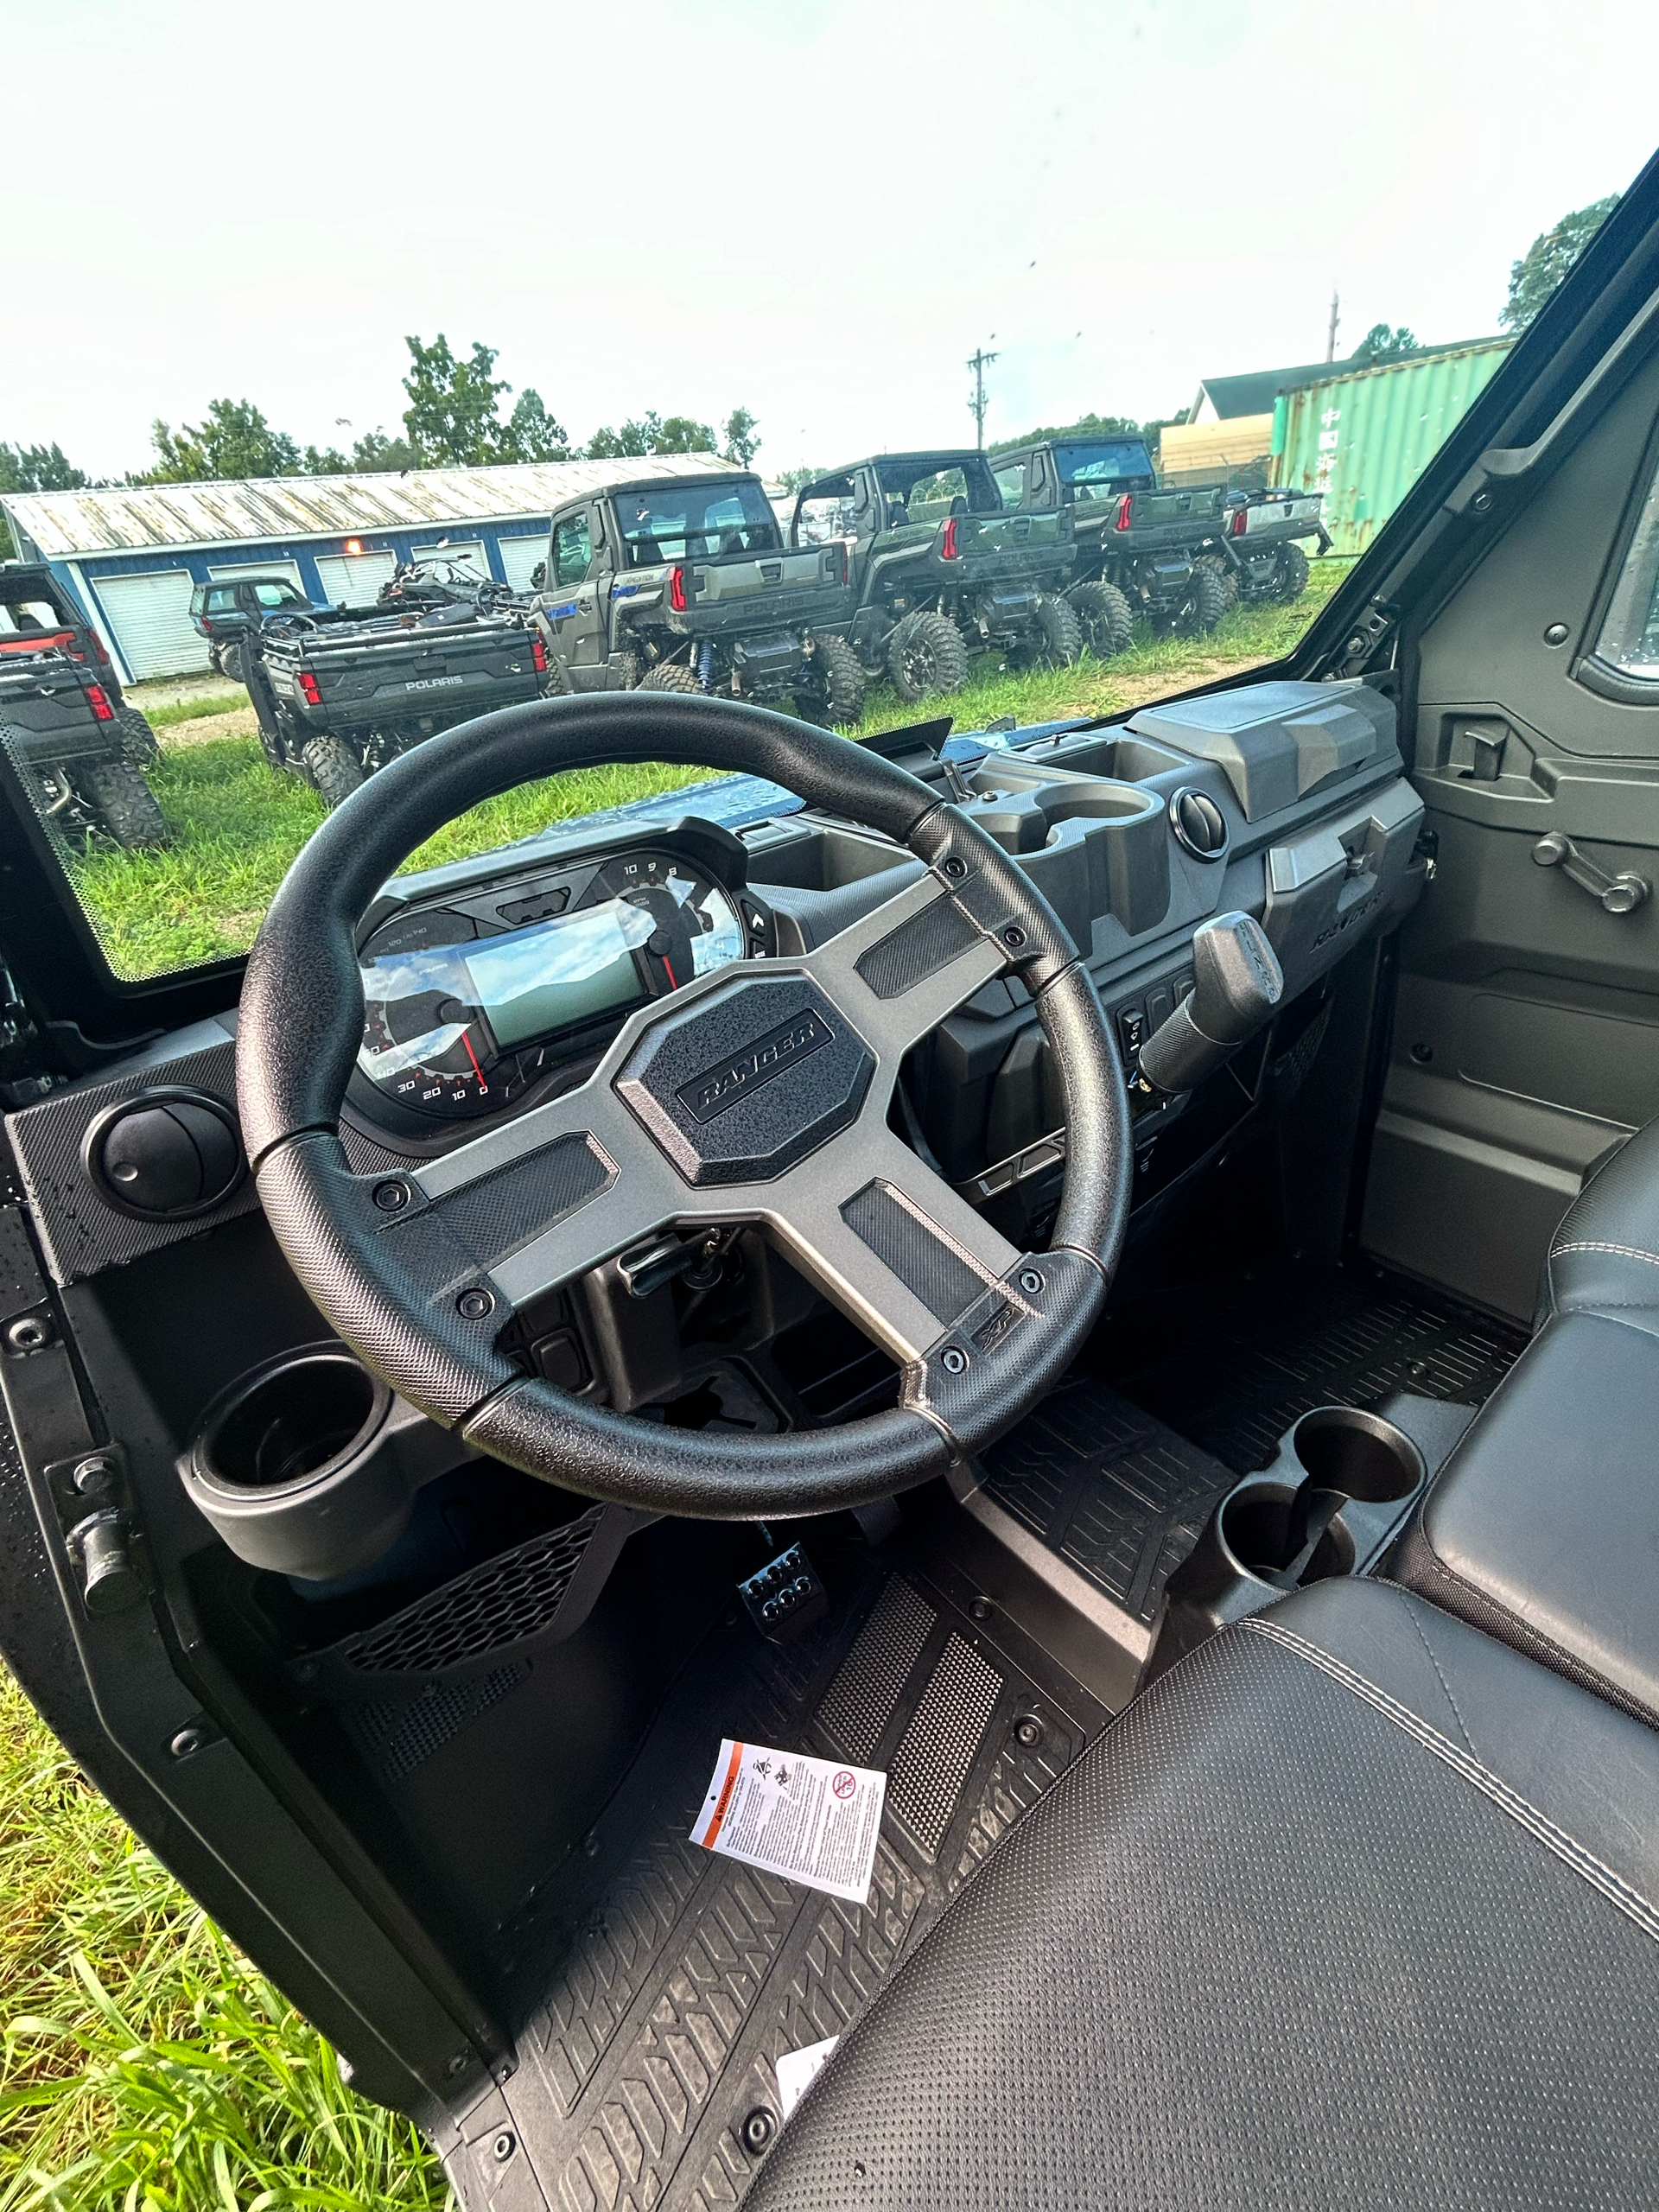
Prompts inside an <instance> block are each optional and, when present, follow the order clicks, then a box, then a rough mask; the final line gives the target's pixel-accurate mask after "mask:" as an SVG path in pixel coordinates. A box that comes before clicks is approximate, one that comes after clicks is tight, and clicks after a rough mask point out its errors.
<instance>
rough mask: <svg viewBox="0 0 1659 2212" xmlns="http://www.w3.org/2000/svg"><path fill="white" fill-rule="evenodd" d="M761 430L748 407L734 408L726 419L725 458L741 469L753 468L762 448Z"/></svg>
mask: <svg viewBox="0 0 1659 2212" xmlns="http://www.w3.org/2000/svg"><path fill="white" fill-rule="evenodd" d="M759 432H760V424H759V423H757V422H756V421H755V419H754V417H753V415H751V414H750V412H749V410H748V409H747V407H734V408H733V410H732V411H731V413H730V414H729V415H728V416H727V417H726V445H725V458H726V459H727V460H728V461H735V462H736V463H737V465H738V467H740V468H750V467H753V464H754V456H755V454H757V453H758V452H759V451H760V435H759Z"/></svg>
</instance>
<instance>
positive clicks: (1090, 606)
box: [1069, 583, 1135, 660]
mask: <svg viewBox="0 0 1659 2212" xmlns="http://www.w3.org/2000/svg"><path fill="white" fill-rule="evenodd" d="M1069 596H1070V599H1071V611H1072V613H1074V614H1075V615H1076V616H1077V620H1078V622H1079V623H1080V624H1081V626H1082V628H1083V641H1084V645H1087V646H1088V648H1089V650H1090V652H1091V653H1093V655H1094V657H1095V658H1096V660H1110V659H1111V658H1112V656H1113V655H1114V654H1115V653H1121V652H1127V651H1128V647H1129V645H1130V642H1131V641H1132V639H1134V636H1135V617H1134V615H1133V614H1132V613H1130V611H1129V602H1128V600H1127V599H1125V598H1124V596H1123V594H1122V592H1121V591H1120V590H1119V589H1118V588H1117V586H1116V584H1109V583H1092V584H1077V585H1074V586H1073V588H1072V589H1071V594H1069Z"/></svg>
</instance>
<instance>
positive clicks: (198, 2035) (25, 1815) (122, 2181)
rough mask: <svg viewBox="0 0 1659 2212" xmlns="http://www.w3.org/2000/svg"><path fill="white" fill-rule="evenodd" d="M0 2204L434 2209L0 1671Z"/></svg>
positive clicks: (416, 2150) (251, 1975)
mask: <svg viewBox="0 0 1659 2212" xmlns="http://www.w3.org/2000/svg"><path fill="white" fill-rule="evenodd" d="M0 1897H4V1898H5V1900H6V1918H5V1922H4V1925H3V1933H0V1946H3V1951H0V1955H3V1969H0V1992H3V1996H0V2026H3V2037H0V2212H36V2208H41V2212H43V2209H44V2208H47V2207H50V2208H52V2212H278V2208H281V2212H290V2208H291V2212H394V2208H395V2212H440V2208H442V2207H443V2206H445V2205H446V2204H448V2202H449V2201H450V2200H449V2197H448V2189H447V2186H446V2184H445V2182H444V2178H443V2175H442V2169H441V2168H440V2166H439V2165H438V2163H437V2161H436V2160H435V2158H433V2157H432V2156H431V2154H430V2152H429V2151H428V2150H427V2148H426V2146H425V2145H424V2144H423V2142H422V2141H421V2139H420V2137H419V2136H418V2134H417V2133H416V2130H415V2129H414V2127H413V2126H411V2125H410V2123H409V2122H408V2121H407V2120H400V2119H398V2118H397V2117H396V2116H395V2115H393V2114H391V2113H386V2112H383V2111H381V2110H380V2109H379V2107H377V2106H373V2105H370V2104H368V2103H366V2102H365V2101H364V2100H363V2099H362V2098H360V2097H357V2096H354V2095H353V2094H352V2092H351V2091H350V2090H349V2089H347V2088H346V2087H345V2086H344V2084H343V2083H342V2082H341V2081H340V2075H339V2071H338V2069H337V2067H336V2065H335V2063H334V2054H333V2052H332V2051H331V2050H329V2048H328V2046H327V2044H325V2043H324V2041H323V2040H322V2038H321V2036H319V2035H318V2034H317V2033H316V2032H315V2030H314V2029H312V2028H311V2027H309V2026H308V2024H307V2023H306V2022H305V2021H304V2020H302V2018H300V2017H299V2015H298V2014H297V2013H296V2012H295V2011H294V2010H293V2008H292V2006H290V2005H288V2004H287V2003H286V2002H285V2001H284V2000H283V1998H282V1997H281V1996H279V1995H278V1993H277V1991H276V1990H275V1989H273V1988H272V1987H271V1986H270V1983H269V1982H268V1981H267V1980H265V1979H264V1976H263V1975H262V1974H258V1973H257V1972H256V1971H255V1969H254V1968H253V1967H251V1966H250V1965H249V1964H248V1962H247V1961H246V1960H245V1959H244V1958H243V1957H242V1956H241V1955H239V1953H238V1952H237V1951H236V1949H235V1948H233V1946H232V1944H231V1943H230V1942H227V1941H226V1937H225V1936H223V1935H221V1934H220V1933H219V1930H218V1929H216V1928H215V1927H214V1926H213V1923H212V1922H211V1921H210V1920H208V1918H207V1916H206V1915H205V1914H204V1913H203V1912H202V1911H201V1910H200V1908H199V1907H198V1906H196V1905H195V1904H193V1903H192V1902H191V1900H190V1898H189V1897H187V1896H186V1894H185V1892H184V1891H182V1890H181V1888H180V1887H179V1886H178V1885H177V1883H175V1881H174V1880H173V1879H172V1878H171V1876H170V1875H168V1873H167V1872H165V1871H164V1869H163V1868H162V1866H160V1865H159V1864H158V1862H157V1861H156V1859H154V1858H153V1857H152V1856H151V1854H150V1853H149V1852H148V1851H147V1850H146V1849H145V1848H144V1847H143V1845H142V1844H140V1843H139V1842H138V1841H137V1840H136V1838H135V1837H134V1836H133V1835H132V1834H131V1833H130V1830H129V1829H128V1828H127V1827H126V1826H125V1825H124V1822H123V1821H121V1819H120V1818H119V1816H118V1815H117V1814H116V1813H114V1812H113V1811H111V1808H110V1807H109V1806H108V1805H107V1804H106V1803H105V1801H104V1799H103V1798H102V1797H100V1796H99V1795H98V1793H97V1792H96V1791H95V1790H94V1789H92V1788H91V1787H90V1785H89V1784H88V1783H86V1782H84V1781H83V1780H82V1779H81V1777H80V1776H79V1774H78V1772H77V1771H76V1769H75V1766H74V1764H73V1760H71V1759H70V1758H69V1757H68V1755H67V1752H65V1751H63V1750H62V1749H61V1748H60V1745H58V1744H57V1743H56V1742H55V1741H54V1738H52V1737H51V1735H50V1734H48V1731H47V1730H46V1728H45V1727H44V1726H42V1725H41V1721H40V1720H39V1719H38V1718H37V1717H36V1715H35V1713H34V1711H33V1709H32V1707H30V1706H29V1702H28V1700H26V1699H25V1698H24V1696H23V1694H22V1692H21V1690H19V1689H18V1688H17V1687H16V1683H15V1682H13V1681H12V1680H11V1678H10V1675H7V1674H5V1672H4V1671H3V1669H0Z"/></svg>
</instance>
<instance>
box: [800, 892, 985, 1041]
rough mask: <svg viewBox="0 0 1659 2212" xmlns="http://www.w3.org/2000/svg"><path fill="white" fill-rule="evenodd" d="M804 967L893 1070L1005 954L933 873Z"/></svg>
mask: <svg viewBox="0 0 1659 2212" xmlns="http://www.w3.org/2000/svg"><path fill="white" fill-rule="evenodd" d="M801 964H802V965H803V966H804V968H805V969H806V971H807V973H808V974H809V975H810V976H812V977H813V978H814V980H815V981H816V982H817V983H818V984H819V986H820V987H821V988H822V989H823V991H824V992H825V993H826V995H828V996H829V998H831V999H833V1000H834V1001H835V1002H836V1005H837V1006H839V1007H841V1008H842V1012H843V1013H844V1014H846V1016H847V1018H848V1020H849V1021H850V1022H851V1023H852V1024H853V1026H854V1027H855V1029H856V1030H857V1031H858V1033H859V1034H860V1035H861V1037H862V1038H863V1039H864V1041H865V1043H866V1044H867V1045H868V1046H869V1047H870V1049H871V1050H872V1051H873V1052H874V1053H875V1054H876V1055H877V1056H878V1058H880V1060H881V1061H882V1062H883V1064H884V1065H887V1066H890V1067H891V1068H892V1069H893V1070H896V1069H897V1067H898V1065H899V1061H900V1060H901V1059H902V1058H904V1056H905V1054H906V1052H909V1051H910V1049H911V1048H912V1046H915V1045H918V1044H919V1043H920V1042H921V1040H922V1039H923V1038H924V1037H925V1036H927V1035H929V1034H930V1033H931V1031H933V1030H935V1029H937V1028H938V1026H939V1024H940V1022H942V1021H943V1020H944V1019H945V1017H946V1016H947V1015H948V1014H954V1013H955V1012H956V1010H957V1007H959V1006H961V1005H963V1003H964V1001H967V1000H969V999H970V998H972V997H973V995H974V994H975V992H976V991H979V990H982V989H983V988H984V987H985V985H986V984H987V983H988V982H994V981H995V978H996V977H997V976H1001V974H1002V973H1003V972H1004V970H1005V969H1006V968H1007V964H1008V956H1007V952H1006V951H1005V950H1004V949H1003V948H1002V947H1001V945H999V944H997V943H996V942H995V940H994V939H993V938H988V937H987V936H985V935H984V933H983V932H982V931H980V930H979V929H978V928H976V925H974V923H973V922H972V921H970V920H969V918H968V916H967V915H966V914H965V913H963V911H962V908H961V907H960V906H958V904H957V901H956V899H954V898H953V897H952V896H951V894H950V891H949V890H948V889H946V888H945V887H943V886H942V885H941V884H940V881H939V879H938V876H936V875H933V874H927V875H925V876H924V877H923V878H922V880H920V882H918V883H914V884H911V885H909V886H907V887H906V889H905V890H903V891H901V892H899V893H898V894H897V896H896V897H894V898H892V899H888V900H887V902H886V903H885V904H884V905H882V906H878V907H877V908H876V909H875V911H874V913H870V914H866V915H865V916H864V917H863V918H862V919H861V920H860V921H857V922H855V923H854V924H853V925H851V927H850V928H849V929H845V930H842V931H841V932H840V934H839V935H838V936H836V937H833V938H830V939H829V942H828V943H827V944H822V945H820V946H818V948H817V950H815V951H813V952H810V953H808V954H807V955H806V957H805V959H804V961H803V962H802V963H801Z"/></svg>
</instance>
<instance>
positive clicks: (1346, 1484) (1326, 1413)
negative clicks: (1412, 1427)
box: [1290, 1406, 1425, 1505]
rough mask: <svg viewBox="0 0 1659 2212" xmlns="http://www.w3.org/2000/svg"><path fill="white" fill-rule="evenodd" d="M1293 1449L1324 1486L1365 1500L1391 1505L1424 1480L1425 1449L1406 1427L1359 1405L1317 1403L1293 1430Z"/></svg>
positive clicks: (1321, 1486) (1308, 1472) (1308, 1471)
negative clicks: (1422, 1451) (1368, 1411)
mask: <svg viewBox="0 0 1659 2212" xmlns="http://www.w3.org/2000/svg"><path fill="white" fill-rule="evenodd" d="M1290 1449H1291V1452H1293V1454H1294V1457H1295V1458H1296V1459H1297V1460H1298V1461H1299V1462H1300V1465H1302V1466H1303V1467H1304V1468H1305V1469H1306V1471H1307V1476H1308V1479H1309V1480H1310V1481H1311V1482H1313V1483H1316V1484H1318V1485H1319V1488H1320V1489H1321V1490H1339V1491H1341V1492H1342V1494H1343V1496H1344V1497H1351V1498H1353V1499H1355V1500H1356V1501H1357V1503H1360V1504H1363V1505H1390V1504H1393V1503H1395V1501H1396V1500H1397V1499H1400V1498H1403V1497H1410V1496H1411V1493H1412V1492H1413V1491H1414V1490H1415V1489H1416V1488H1417V1486H1418V1484H1420V1483H1421V1481H1422V1479H1423V1476H1424V1472H1425V1469H1424V1465H1423V1455H1422V1453H1421V1452H1420V1451H1419V1450H1418V1449H1417V1446H1415V1445H1414V1443H1413V1442H1412V1440H1411V1439H1410V1438H1409V1437H1408V1435H1407V1434H1406V1433H1405V1432H1404V1431H1403V1430H1402V1429H1398V1428H1396V1427H1395V1426H1394V1423H1393V1422H1392V1421H1383V1420H1382V1419H1380V1418H1379V1417H1378V1415H1376V1414H1368V1413H1362V1412H1361V1411H1360V1410H1359V1408H1357V1406H1316V1407H1315V1408H1314V1409H1313V1412H1312V1413H1311V1414H1303V1415H1302V1417H1301V1419H1300V1421H1298V1422H1297V1424H1296V1426H1295V1427H1294V1428H1293V1429H1292V1430H1291V1432H1290Z"/></svg>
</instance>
